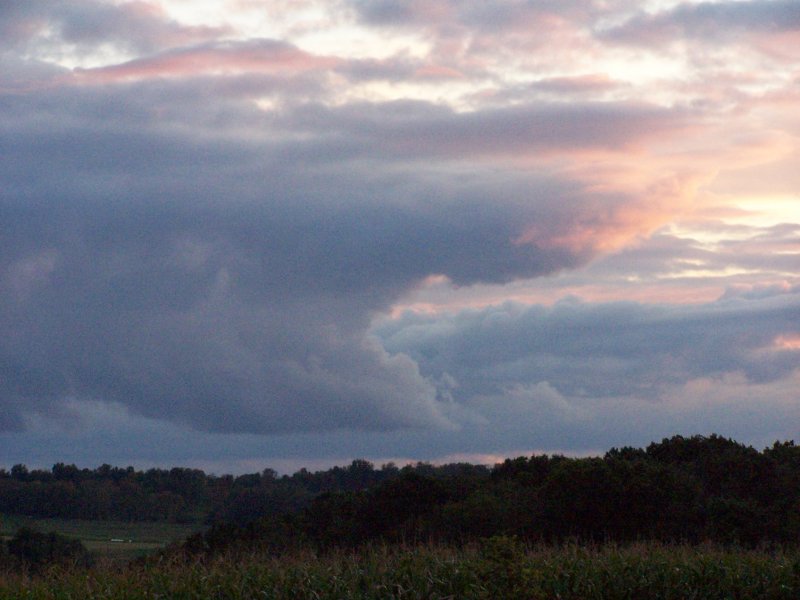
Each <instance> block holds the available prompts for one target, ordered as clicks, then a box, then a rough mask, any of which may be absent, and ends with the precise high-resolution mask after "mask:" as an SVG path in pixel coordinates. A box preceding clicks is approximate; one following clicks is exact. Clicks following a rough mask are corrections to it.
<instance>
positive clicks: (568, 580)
mask: <svg viewBox="0 0 800 600" xmlns="http://www.w3.org/2000/svg"><path fill="white" fill-rule="evenodd" d="M0 597H2V598H4V599H5V598H7V599H13V598H35V599H42V600H45V599H51V598H52V599H55V598H82V599H83V598H85V599H101V598H102V599H109V600H113V599H117V598H126V599H130V600H133V599H138V598H142V599H144V598H272V599H276V600H277V599H287V600H289V599H292V600H296V599H304V598H309V599H311V598H314V599H325V598H328V599H331V600H333V599H336V600H341V599H346V598H351V599H374V600H379V599H386V598H429V599H437V598H438V599H446V598H450V599H456V598H458V599H465V600H468V599H488V598H502V599H509V600H513V599H517V598H518V599H526V600H535V599H545V598H547V599H551V598H560V599H564V600H567V599H575V600H578V599H580V600H589V599H592V598H597V599H601V598H602V599H616V598H619V599H631V600H648V599H663V600H669V599H674V600H685V599H688V598H703V599H704V600H706V599H708V600H713V599H720V600H721V599H728V598H763V599H787V600H788V599H796V598H798V597H800V553H797V552H783V551H769V552H768V551H757V550H735V549H722V548H720V547H714V546H699V547H688V546H665V545H659V544H638V545H637V544H634V545H630V546H624V547H623V546H614V545H606V546H598V547H587V546H581V545H570V544H566V545H561V546H557V547H533V548H529V547H524V546H522V545H521V544H520V543H518V542H516V541H515V540H514V539H512V538H504V537H500V538H493V539H491V540H488V541H486V542H484V543H483V544H481V545H475V546H469V547H466V548H462V549H453V548H448V547H441V546H438V547H437V546H418V547H405V548H403V547H399V546H372V547H367V548H364V549H362V550H360V551H357V552H338V551H337V552H330V553H324V554H318V553H314V552H310V551H309V552H297V553H293V554H289V555H285V556H282V557H275V556H268V555H265V554H258V553H252V554H247V555H242V554H235V555H220V556H215V557H211V558H206V559H205V560H185V559H182V558H181V557H179V556H178V555H173V556H172V557H170V558H167V557H166V556H164V557H161V558H160V559H153V560H150V561H145V562H141V561H140V562H137V563H132V564H131V565H128V566H126V567H120V566H119V565H116V566H111V565H108V564H99V565H96V566H95V567H94V568H93V569H91V570H88V571H86V570H81V569H76V570H69V569H67V570H64V569H52V570H49V571H46V572H44V573H42V574H40V575H37V576H33V577H31V576H26V575H21V574H12V573H9V574H6V575H5V576H3V577H2V578H0Z"/></svg>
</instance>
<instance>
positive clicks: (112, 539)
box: [0, 515, 201, 560]
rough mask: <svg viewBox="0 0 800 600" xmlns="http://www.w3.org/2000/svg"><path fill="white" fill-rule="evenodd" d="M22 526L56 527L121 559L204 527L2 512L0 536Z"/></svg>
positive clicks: (99, 553)
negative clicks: (31, 515)
mask: <svg viewBox="0 0 800 600" xmlns="http://www.w3.org/2000/svg"><path fill="white" fill-rule="evenodd" d="M23 526H27V527H33V528H34V529H37V530H39V531H42V532H50V531H55V532H56V533H60V534H62V535H66V536H68V537H71V538H74V539H78V540H80V541H81V542H82V543H83V545H84V546H86V548H87V549H88V550H89V551H90V552H92V554H94V555H95V556H97V557H100V558H112V559H118V560H128V559H131V558H136V557H138V556H143V555H146V554H148V553H152V552H153V551H154V550H158V549H160V548H164V547H165V546H167V545H168V544H170V543H172V542H175V541H178V540H182V539H184V538H186V537H187V536H189V535H191V534H192V533H195V532H196V531H198V530H200V529H201V527H200V526H198V525H197V524H180V523H129V522H122V521H82V520H78V519H33V518H29V517H23V516H20V515H0V537H3V538H6V539H8V538H10V537H12V536H13V535H14V534H15V533H16V531H17V530H18V529H19V528H20V527H23Z"/></svg>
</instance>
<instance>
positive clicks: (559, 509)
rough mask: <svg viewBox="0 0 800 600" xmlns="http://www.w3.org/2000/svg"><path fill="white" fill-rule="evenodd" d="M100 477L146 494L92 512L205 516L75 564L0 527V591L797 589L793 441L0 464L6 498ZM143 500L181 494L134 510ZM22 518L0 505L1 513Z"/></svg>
mask: <svg viewBox="0 0 800 600" xmlns="http://www.w3.org/2000/svg"><path fill="white" fill-rule="evenodd" d="M65 483H67V484H69V485H65ZM115 487H116V488H119V489H117V490H116V491H115V490H114V489H112V488H115ZM105 488H108V489H107V490H106V492H107V495H106V499H107V498H116V497H117V495H118V494H122V493H123V492H122V491H121V490H128V491H129V492H130V493H132V494H134V498H138V499H142V498H151V499H150V500H147V502H150V503H151V504H148V506H149V507H150V508H148V509H147V510H141V511H137V510H133V509H131V506H132V504H131V500H130V499H127V500H126V501H125V504H124V507H123V508H119V507H116V506H115V505H114V502H111V501H110V504H108V506H107V509H104V510H103V514H115V515H127V517H128V518H129V519H130V520H128V521H121V522H117V523H116V527H125V526H127V527H134V528H135V527H150V528H153V530H154V531H156V530H159V529H161V530H166V529H170V528H172V529H176V530H177V529H180V528H185V529H183V530H182V531H183V532H184V533H186V532H188V531H189V530H196V528H198V527H199V526H200V525H199V524H200V520H201V519H202V520H204V521H205V522H206V523H208V525H209V526H208V527H207V528H204V529H203V530H202V531H199V532H197V533H195V534H193V535H191V536H189V537H188V538H187V539H186V540H185V541H184V542H182V543H180V544H173V545H172V546H171V547H169V548H168V549H166V550H163V551H161V552H159V553H158V554H156V555H154V556H152V557H150V558H146V559H141V560H139V561H136V562H133V563H131V564H130V565H129V566H128V567H126V568H123V569H121V570H120V569H119V568H118V567H117V568H114V569H111V568H108V567H102V565H101V566H100V567H95V568H93V569H91V570H88V571H87V570H86V569H87V565H88V563H89V560H88V557H87V554H86V550H85V549H84V547H83V546H81V544H80V543H79V542H74V540H69V539H66V538H65V539H62V538H61V537H59V536H56V535H55V534H39V533H36V532H32V531H29V530H21V531H20V532H18V533H17V535H16V536H15V537H14V538H13V539H12V540H11V541H9V542H8V543H0V565H4V566H2V567H0V571H1V570H2V569H5V572H6V574H5V576H3V577H0V598H2V597H18V596H23V597H32V598H50V597H87V598H92V597H97V598H116V597H126V598H137V597H143V598H144V597H148V598H149V597H257V596H261V597H267V598H288V597H292V598H303V597H309V598H310V597H314V598H386V597H398V598H422V597H425V598H437V597H438V598H489V597H501V598H593V597H596V598H601V597H602V598H686V597H703V598H723V597H724V598H737V597H738V598H750V597H757V598H797V597H800V545H798V541H800V448H799V447H796V446H795V445H794V443H793V442H783V443H778V442H776V443H775V444H774V445H773V446H772V447H770V448H767V449H765V450H763V451H757V450H755V449H753V448H751V447H747V446H744V445H742V444H739V443H737V442H735V441H733V440H729V439H726V438H722V437H720V436H710V437H703V436H695V437H689V438H684V437H681V436H675V437H673V438H671V439H665V440H662V441H661V442H658V443H653V444H650V445H649V446H648V447H647V448H643V449H638V448H615V449H612V450H610V451H609V452H607V453H606V454H605V456H603V457H595V458H581V459H575V458H566V457H563V456H532V457H519V458H515V459H509V460H506V461H505V462H503V463H501V464H498V465H495V466H494V467H493V468H488V467H483V466H475V465H467V464H455V465H445V466H442V467H434V466H431V465H427V464H417V465H412V466H408V467H404V468H402V469H398V468H397V467H395V466H394V465H385V466H383V467H381V468H380V469H375V468H374V467H373V465H371V464H370V463H368V462H366V461H363V460H361V461H353V463H351V465H349V466H347V467H336V468H334V469H331V470H328V471H321V472H318V473H309V472H308V471H305V470H303V471H299V472H298V473H295V474H294V475H291V476H288V475H287V476H283V477H279V476H277V474H275V473H274V472H272V471H269V470H267V471H264V472H263V473H259V474H253V475H243V476H240V477H230V476H223V477H216V476H207V475H205V474H204V473H202V471H195V470H187V469H173V470H171V471H158V470H150V471H146V472H137V471H134V470H133V469H116V468H112V467H107V468H106V467H101V468H99V469H96V470H93V471H92V470H86V469H84V470H78V469H77V468H74V467H65V466H64V465H56V466H55V467H53V470H52V471H51V472H48V471H32V472H28V470H27V469H25V468H24V467H22V466H20V465H17V466H15V467H14V468H12V470H11V472H10V473H9V472H0V502H3V503H5V504H3V506H4V507H6V508H7V509H8V508H14V507H16V508H18V509H19V508H20V507H22V506H28V507H29V508H28V509H27V511H28V513H31V512H34V511H33V509H31V508H30V505H25V504H24V501H23V499H24V498H40V499H41V498H44V497H45V495H46V494H45V492H44V490H51V489H69V490H70V492H69V493H70V494H72V496H71V497H72V498H73V499H74V498H88V497H89V495H88V492H87V490H91V491H92V492H93V493H99V492H101V491H102V490H103V489H105ZM159 497H163V498H170V500H169V502H172V503H173V505H175V506H177V505H180V506H181V507H182V508H181V510H180V511H174V510H169V511H164V510H161V511H159V510H157V509H153V508H152V507H153V506H154V505H153V504H152V503H155V504H157V501H156V500H154V498H159ZM175 498H179V500H175ZM15 501H16V502H18V503H20V504H14V502H15ZM62 501H65V502H66V501H67V500H65V497H62ZM95 502H96V505H97V506H100V505H101V504H103V503H104V502H106V500H102V502H101V501H95ZM34 506H38V507H39V508H40V509H42V510H43V511H44V512H51V508H50V507H51V506H54V505H53V504H52V502H51V504H47V503H46V502H44V501H42V502H40V503H39V504H38V505H34ZM125 507H127V508H125ZM45 509H46V510H45ZM151 509H152V510H151ZM148 511H150V512H148ZM17 512H20V511H19V510H18V511H17ZM89 514H93V513H89ZM148 514H149V515H150V517H148V519H150V520H145V521H141V520H139V521H137V519H143V518H144V515H148ZM154 515H155V516H154ZM159 515H160V516H159ZM31 519H32V517H21V516H19V515H16V516H14V517H12V518H10V519H8V518H6V519H5V521H6V527H8V526H9V523H16V524H20V523H21V524H24V523H26V522H27V521H30V520H31ZM191 519H194V522H193V523H191V522H189V523H186V524H180V523H172V524H170V522H169V521H170V520H172V521H180V520H184V521H191ZM40 522H42V523H47V524H57V523H59V522H60V523H78V522H77V521H55V520H52V519H50V520H45V521H41V520H40ZM83 523H86V529H85V530H84V533H83V534H80V533H78V532H79V531H80V526H78V528H77V530H76V531H75V532H73V535H75V537H79V538H80V537H83V539H87V538H86V537H85V536H86V531H88V530H90V529H95V530H96V531H97V532H100V531H102V532H103V533H102V534H101V536H102V535H107V534H108V532H109V531H110V525H109V523H108V522H105V523H99V522H96V521H94V522H93V521H84V522H83ZM104 528H105V529H104ZM140 531H141V530H140ZM173 533H178V532H177V531H175V532H173ZM122 537H123V538H124V537H125V536H124V535H123V536H122ZM103 539H104V538H102V537H100V538H98V539H97V540H96V541H98V542H102V541H103ZM159 539H160V540H161V541H160V544H157V545H154V546H153V548H156V547H158V545H161V544H163V543H164V540H165V538H164V537H161V538H159ZM138 541H139V542H142V541H144V540H143V538H140V539H139V540H138ZM154 543H155V542H154ZM87 545H88V544H87ZM96 549H97V548H95V550H96ZM139 550H143V548H140V549H139Z"/></svg>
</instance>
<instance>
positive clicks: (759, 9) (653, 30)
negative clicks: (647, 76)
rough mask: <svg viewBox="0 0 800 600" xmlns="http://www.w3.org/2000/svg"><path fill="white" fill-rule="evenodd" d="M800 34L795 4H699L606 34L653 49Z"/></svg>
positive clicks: (645, 16)
mask: <svg viewBox="0 0 800 600" xmlns="http://www.w3.org/2000/svg"><path fill="white" fill-rule="evenodd" d="M797 30H800V16H799V15H798V11H797V5H796V4H795V3H794V2H793V1H792V0H769V1H767V2H760V1H755V0H746V1H743V2H730V1H723V2H698V3H689V4H686V3H683V4H678V5H676V6H675V7H674V8H671V9H668V10H665V11H662V12H655V13H639V14H638V15H636V16H634V17H632V18H631V19H629V20H627V21H625V22H624V23H622V24H621V25H618V26H615V27H612V28H611V29H609V30H606V31H603V36H604V37H608V38H611V39H615V40H620V41H625V42H630V43H636V44H646V45H650V44H653V43H657V42H665V41H672V40H678V39H685V38H692V39H696V40H702V41H703V42H704V43H713V42H719V41H722V40H726V41H728V40H734V41H735V40H737V39H738V38H740V36H742V35H750V34H773V33H777V32H781V31H797Z"/></svg>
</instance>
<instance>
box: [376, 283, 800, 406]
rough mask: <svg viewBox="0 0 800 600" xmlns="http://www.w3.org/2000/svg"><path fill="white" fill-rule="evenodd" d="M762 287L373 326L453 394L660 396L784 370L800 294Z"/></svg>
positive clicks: (505, 308) (778, 375)
mask: <svg viewBox="0 0 800 600" xmlns="http://www.w3.org/2000/svg"><path fill="white" fill-rule="evenodd" d="M766 292H767V290H762V294H760V295H758V296H756V297H755V298H754V297H753V295H739V296H737V297H735V298H733V297H730V296H729V297H726V298H723V299H721V300H719V301H718V302H714V303H709V304H702V305H689V306H669V305H652V304H651V305H642V304H636V303H632V302H629V303H626V302H617V303H604V304H590V303H583V302H579V301H577V300H564V301H561V302H558V303H556V304H555V305H554V306H552V307H549V308H547V307H542V306H523V305H515V304H505V305H501V306H491V307H487V308H485V309H480V310H465V311H462V312H460V313H458V314H455V315H446V314H445V315H441V314H439V315H435V316H422V315H417V314H413V313H407V314H406V315H404V316H402V317H400V318H398V319H396V320H393V321H388V322H386V323H384V324H383V325H381V326H380V327H379V328H378V330H377V331H376V334H377V335H378V336H379V337H380V338H381V339H382V340H383V342H384V345H385V347H386V348H387V350H389V351H390V352H402V353H404V354H407V355H408V356H410V357H412V358H413V359H414V360H416V361H417V362H418V364H419V365H420V370H421V371H422V373H424V374H426V375H428V376H431V377H439V376H441V374H442V373H447V374H448V375H449V376H451V377H453V378H454V379H455V381H457V382H458V388H457V389H456V391H455V392H454V394H455V397H456V399H459V398H461V399H462V401H464V402H469V399H470V398H473V397H478V396H486V395H493V394H494V395H497V394H501V393H503V390H507V389H515V388H518V387H519V386H530V385H535V384H538V383H539V382H542V381H546V382H548V384H549V385H551V386H553V387H554V388H555V389H556V390H558V391H559V392H560V393H563V394H565V395H568V396H570V397H577V398H602V397H618V396H633V397H639V398H651V399H657V398H660V397H663V394H664V390H666V389H669V388H670V387H671V386H675V385H682V384H684V383H686V382H688V381H691V380H693V379H696V378H702V377H720V378H721V377H724V376H726V375H729V374H741V375H742V376H744V377H745V378H746V380H747V381H751V382H757V383H763V382H770V381H775V380H780V379H784V378H786V377H788V376H789V375H790V374H791V373H792V372H793V371H794V370H795V369H796V368H797V364H798V363H797V360H798V355H797V352H796V351H794V350H792V349H791V348H790V347H786V346H785V345H783V346H781V345H779V344H776V341H775V340H776V339H778V338H779V337H780V336H782V335H785V334H788V333H790V332H794V331H795V330H796V329H797V326H796V323H797V319H798V317H800V296H798V294H797V293H796V291H791V290H786V289H785V288H781V289H779V290H774V291H773V293H772V294H767V293H766Z"/></svg>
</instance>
